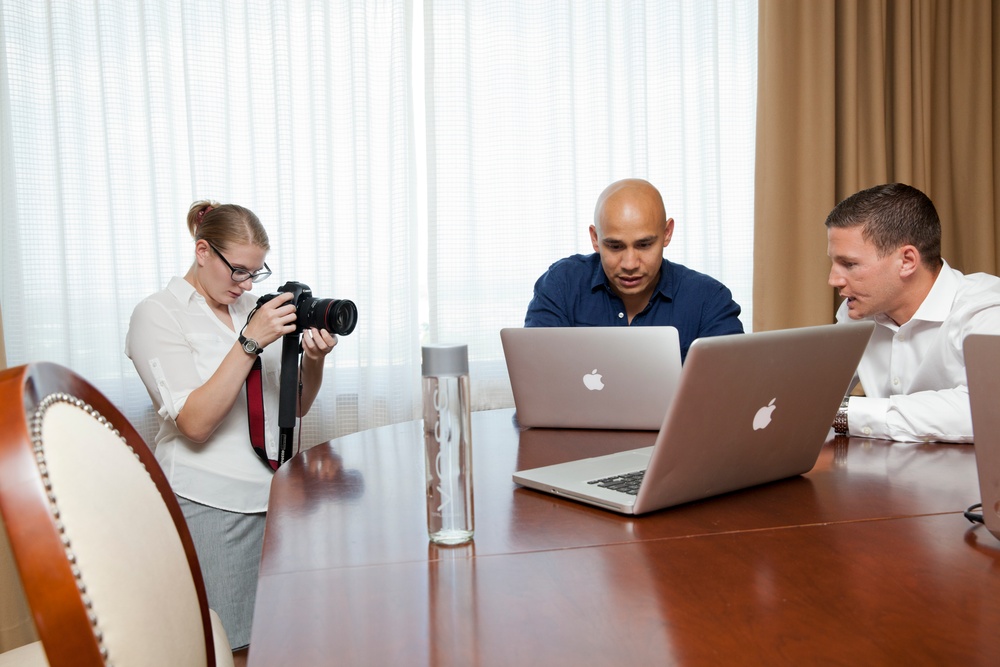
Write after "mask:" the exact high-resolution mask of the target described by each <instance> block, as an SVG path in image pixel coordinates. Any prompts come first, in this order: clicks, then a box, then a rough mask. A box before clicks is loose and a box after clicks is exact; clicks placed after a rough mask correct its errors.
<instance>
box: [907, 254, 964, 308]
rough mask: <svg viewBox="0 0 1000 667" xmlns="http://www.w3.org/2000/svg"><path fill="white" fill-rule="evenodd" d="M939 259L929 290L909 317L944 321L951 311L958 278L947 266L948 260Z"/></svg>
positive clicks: (956, 291)
mask: <svg viewBox="0 0 1000 667" xmlns="http://www.w3.org/2000/svg"><path fill="white" fill-rule="evenodd" d="M941 261H942V265H941V271H939V272H938V275H937V278H935V279H934V284H933V285H932V286H931V291H930V292H928V293H927V296H926V297H924V300H923V303H921V304H920V307H919V308H917V312H915V313H913V317H912V318H910V319H913V320H921V321H924V322H944V320H945V318H946V317H948V313H950V312H951V307H952V305H954V303H955V297H956V296H957V295H958V288H959V280H958V277H957V276H956V275H955V272H954V271H952V269H951V267H950V266H948V262H945V261H944V260H941Z"/></svg>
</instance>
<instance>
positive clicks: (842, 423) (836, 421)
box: [833, 396, 851, 435]
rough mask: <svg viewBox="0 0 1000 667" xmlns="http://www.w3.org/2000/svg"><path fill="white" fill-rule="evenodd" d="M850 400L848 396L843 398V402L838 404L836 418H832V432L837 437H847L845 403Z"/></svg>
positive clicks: (847, 427)
mask: <svg viewBox="0 0 1000 667" xmlns="http://www.w3.org/2000/svg"><path fill="white" fill-rule="evenodd" d="M850 400H851V397H850V396H844V400H843V401H841V402H840V408H839V409H838V410H837V416H836V417H834V418H833V432H834V433H836V434H837V435H847V432H848V430H850V429H849V426H848V424H847V403H848V401H850Z"/></svg>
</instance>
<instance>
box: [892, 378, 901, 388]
mask: <svg viewBox="0 0 1000 667" xmlns="http://www.w3.org/2000/svg"><path fill="white" fill-rule="evenodd" d="M892 386H894V387H898V386H899V378H892Z"/></svg>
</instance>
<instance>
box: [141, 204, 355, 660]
mask: <svg viewBox="0 0 1000 667" xmlns="http://www.w3.org/2000/svg"><path fill="white" fill-rule="evenodd" d="M187 225H188V229H189V231H190V232H191V235H192V236H193V237H194V241H195V243H194V261H193V263H192V264H191V267H190V268H189V269H188V271H187V273H186V274H185V275H184V276H183V277H174V278H173V279H171V280H170V282H169V283H168V285H167V287H166V288H165V289H163V290H161V291H159V292H157V293H155V294H153V295H152V296H149V297H147V298H146V299H144V300H143V301H142V302H140V303H139V305H137V306H136V308H135V310H134V311H133V313H132V319H131V321H130V323H129V330H128V335H127V337H126V341H125V354H126V355H128V357H129V358H130V359H131V360H132V363H133V364H134V365H135V368H136V370H137V371H138V373H139V376H140V377H141V378H142V381H143V384H145V386H146V390H147V391H148V392H149V396H150V398H151V399H152V401H153V407H154V408H155V409H156V416H157V422H158V426H159V430H158V432H157V434H156V458H157V460H158V461H159V462H160V465H161V466H162V467H163V471H164V473H165V474H166V475H167V478H168V479H169V480H170V484H171V487H172V488H173V491H174V493H175V494H176V496H177V499H178V502H179V503H180V505H181V509H182V510H183V512H184V517H185V519H186V520H187V524H188V527H189V529H190V531H191V536H192V538H193V540H194V543H195V549H196V551H197V552H198V560H199V562H200V564H201V569H202V573H203V576H204V579H205V586H206V589H207V592H208V602H209V606H210V607H211V608H212V609H214V610H215V611H216V612H217V613H218V614H219V616H220V617H221V619H222V622H223V625H224V626H225V629H226V634H227V635H228V637H229V642H230V645H231V646H232V647H233V649H234V659H235V660H236V664H237V665H239V664H245V660H246V653H247V651H246V648H247V646H248V644H249V642H250V623H251V620H252V616H253V604H254V596H255V593H256V588H257V572H258V569H259V565H260V550H261V544H262V540H263V534H264V517H265V511H266V510H267V500H268V492H269V489H270V484H271V476H272V474H273V471H274V468H276V467H277V464H276V463H275V461H274V459H275V458H276V452H277V449H278V446H277V445H278V443H277V441H278V438H279V433H278V430H279V429H278V404H279V393H280V366H281V359H282V355H281V349H280V348H281V345H272V343H274V342H275V341H278V340H280V339H281V337H282V336H284V335H285V334H294V333H295V332H296V330H297V329H296V308H295V305H293V304H292V303H290V302H291V300H292V298H293V295H292V294H290V293H279V294H277V295H276V296H274V297H273V298H269V299H266V300H263V299H262V300H261V303H260V304H258V299H257V297H255V296H254V295H253V294H251V293H250V292H249V290H250V289H251V287H252V286H253V283H257V282H260V281H262V280H264V279H265V278H267V277H268V276H269V275H271V270H270V269H269V268H268V266H267V263H266V262H265V261H264V259H265V257H266V255H267V252H268V250H269V249H270V245H269V243H268V238H267V232H266V231H265V230H264V227H263V225H261V223H260V220H259V219H258V218H257V216H256V215H255V214H254V213H253V212H252V211H250V210H249V209H247V208H244V207H242V206H238V205H235V204H226V205H219V204H217V203H215V202H209V201H198V202H195V203H194V204H193V205H192V206H191V209H190V210H189V212H188V216H187ZM301 339H302V340H301V343H302V355H301V370H300V375H299V382H300V386H301V390H300V392H299V396H298V409H297V412H298V415H299V416H301V415H304V414H305V413H306V412H307V411H308V410H309V407H310V406H311V405H312V403H313V400H314V399H315V398H316V395H317V394H318V392H319V388H320V384H321V383H322V380H323V363H324V359H325V357H326V355H327V354H329V353H330V351H331V350H332V349H333V348H334V346H335V345H336V344H337V338H336V336H334V335H332V334H331V333H330V332H329V331H327V330H325V329H315V328H312V329H308V330H305V331H303V332H302V336H301ZM261 408H263V415H262V416H261V415H260V412H261Z"/></svg>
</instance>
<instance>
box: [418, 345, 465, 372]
mask: <svg viewBox="0 0 1000 667" xmlns="http://www.w3.org/2000/svg"><path fill="white" fill-rule="evenodd" d="M420 353H421V357H422V361H423V365H422V368H421V375H423V376H424V377H436V376H442V375H468V374H469V346H468V345H453V344H435V345H424V346H423V347H421V348H420Z"/></svg>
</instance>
